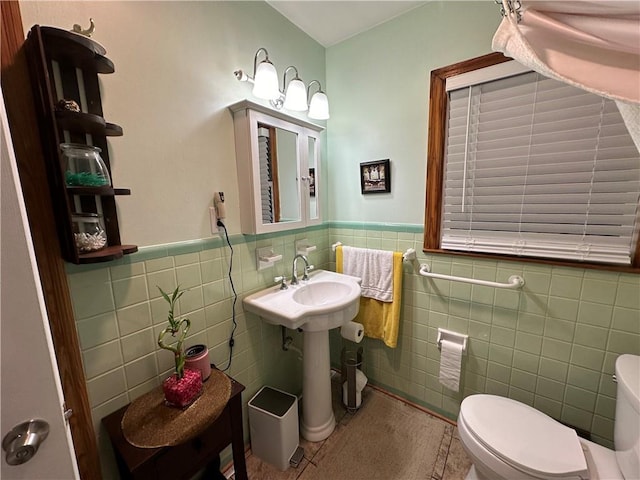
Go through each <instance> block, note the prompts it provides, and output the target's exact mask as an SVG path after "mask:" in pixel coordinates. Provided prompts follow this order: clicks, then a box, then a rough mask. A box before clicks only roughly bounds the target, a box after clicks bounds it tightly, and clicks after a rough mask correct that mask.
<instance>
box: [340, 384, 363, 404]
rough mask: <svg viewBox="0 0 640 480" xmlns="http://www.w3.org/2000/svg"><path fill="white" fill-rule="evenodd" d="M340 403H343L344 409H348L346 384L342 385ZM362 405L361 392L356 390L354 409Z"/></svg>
mask: <svg viewBox="0 0 640 480" xmlns="http://www.w3.org/2000/svg"><path fill="white" fill-rule="evenodd" d="M342 403H344V405H345V407H350V405H349V388H348V387H347V382H344V383H343V384H342ZM360 404H362V392H359V391H357V390H356V404H355V408H358V407H359V406H360Z"/></svg>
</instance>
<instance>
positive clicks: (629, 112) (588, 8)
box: [492, 0, 640, 149]
mask: <svg viewBox="0 0 640 480" xmlns="http://www.w3.org/2000/svg"><path fill="white" fill-rule="evenodd" d="M502 3H503V9H504V18H503V19H502V22H501V23H500V26H499V27H498V30H497V31H496V33H495V35H494V37H493V45H492V47H493V50H494V51H499V52H503V53H504V54H505V55H506V56H508V57H511V58H513V59H514V60H516V61H518V62H520V63H522V64H523V65H525V66H527V67H529V68H531V69H532V70H535V71H537V72H539V73H541V74H543V75H545V76H547V77H550V78H555V79H556V80H560V81H563V82H565V83H569V84H571V85H574V86H576V87H579V88H582V89H584V90H587V91H590V92H593V93H596V94H598V95H602V96H604V97H607V98H612V99H614V100H616V101H617V103H618V107H619V109H620V111H621V113H622V115H623V117H624V119H625V123H626V125H627V127H628V128H629V132H630V133H631V136H632V137H633V138H634V141H635V143H636V146H638V148H639V149H640V2H638V1H613V0H600V1H589V0H583V1H580V0H578V1H542V0H521V1H518V0H502Z"/></svg>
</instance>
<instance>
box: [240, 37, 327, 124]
mask: <svg viewBox="0 0 640 480" xmlns="http://www.w3.org/2000/svg"><path fill="white" fill-rule="evenodd" d="M260 52H263V53H264V55H265V60H263V61H262V62H260V63H259V64H258V56H259V54H260ZM289 70H293V71H294V72H295V77H294V78H293V79H292V80H290V81H289V83H287V73H288V72H289ZM233 73H234V75H235V76H236V79H237V80H238V81H240V82H249V83H253V94H254V95H255V96H256V97H258V98H263V99H265V100H270V103H271V105H272V106H273V107H274V108H276V109H278V110H280V109H281V108H286V109H287V110H293V111H296V112H305V111H307V110H309V113H308V115H309V118H313V119H317V120H326V119H328V118H329V100H328V98H327V95H326V94H325V93H324V92H323V91H322V85H320V82H319V81H318V80H313V81H312V82H311V83H309V86H308V87H306V88H305V85H304V82H303V81H302V80H301V79H300V76H299V74H298V69H297V68H296V67H295V66H293V65H290V66H288V67H287V68H286V69H285V71H284V75H283V77H282V90H280V89H279V87H278V74H277V72H276V69H275V67H274V66H273V64H272V63H271V61H270V60H269V54H268V53H267V50H266V48H263V47H260V48H259V49H258V51H257V52H256V54H255V56H254V59H253V77H251V76H249V75H247V74H246V73H245V72H244V71H243V70H236V71H235V72H233ZM314 83H317V84H318V91H317V92H316V93H314V94H313V96H312V97H311V101H310V102H309V93H310V88H311V85H313V84H314Z"/></svg>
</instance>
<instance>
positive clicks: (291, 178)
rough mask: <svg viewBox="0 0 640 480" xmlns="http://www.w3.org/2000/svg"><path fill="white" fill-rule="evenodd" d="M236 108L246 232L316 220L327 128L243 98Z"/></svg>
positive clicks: (288, 227)
mask: <svg viewBox="0 0 640 480" xmlns="http://www.w3.org/2000/svg"><path fill="white" fill-rule="evenodd" d="M229 109H230V110H231V112H232V113H233V123H234V129H235V144H236V167H237V172H238V188H239V193H240V221H241V229H242V233H245V234H257V233H269V232H278V231H284V230H292V229H295V228H302V227H305V226H307V225H314V224H318V223H320V222H321V221H322V218H321V211H320V198H321V194H322V191H321V188H320V178H321V162H320V132H322V130H323V127H321V126H319V125H315V124H313V123H309V122H306V121H304V120H300V119H297V118H295V117H291V116H289V115H287V114H285V113H282V112H279V111H277V110H272V109H270V108H267V107H264V106H262V105H259V104H256V103H253V102H250V101H248V100H244V101H242V102H239V103H236V104H233V105H231V106H230V107H229Z"/></svg>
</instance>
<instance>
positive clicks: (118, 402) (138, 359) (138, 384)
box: [67, 227, 330, 478]
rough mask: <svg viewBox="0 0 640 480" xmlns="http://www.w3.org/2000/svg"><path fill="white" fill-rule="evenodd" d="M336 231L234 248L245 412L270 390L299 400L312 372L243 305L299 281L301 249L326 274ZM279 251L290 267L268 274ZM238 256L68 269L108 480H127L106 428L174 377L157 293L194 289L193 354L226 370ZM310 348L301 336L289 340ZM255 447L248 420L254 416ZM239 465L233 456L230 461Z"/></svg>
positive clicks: (168, 250)
mask: <svg viewBox="0 0 640 480" xmlns="http://www.w3.org/2000/svg"><path fill="white" fill-rule="evenodd" d="M328 235H329V233H328V228H326V227H322V228H313V229H307V230H306V231H304V230H303V231H297V232H294V233H290V234H285V235H268V236H261V237H260V238H256V237H253V236H240V235H239V236H237V237H233V238H232V239H231V241H232V246H233V250H234V254H233V261H232V278H233V284H234V287H235V290H236V292H237V294H238V300H237V303H236V307H235V311H236V315H235V320H236V322H237V328H236V330H235V346H234V350H233V359H232V363H231V368H230V369H229V370H228V372H227V373H228V374H229V375H231V376H232V377H234V378H235V379H237V380H238V381H239V382H240V383H242V384H243V385H245V387H246V390H245V391H244V393H243V402H244V407H245V410H246V404H247V402H248V401H249V399H250V398H251V397H252V396H253V395H254V394H255V393H256V392H257V391H258V390H259V389H260V387H262V386H263V385H271V386H274V387H276V388H280V389H283V390H286V391H289V392H291V393H294V394H299V393H300V392H301V390H302V383H301V382H302V364H301V361H300V360H299V359H298V358H297V354H295V353H293V352H284V351H283V350H282V348H281V342H282V340H281V333H280V329H279V327H277V326H273V325H269V324H267V323H265V322H262V321H261V320H260V319H259V318H258V317H256V316H255V315H253V314H245V313H244V312H243V309H242V298H243V297H244V296H245V295H246V294H248V293H251V292H254V291H256V290H259V289H262V288H265V287H266V286H268V285H270V284H272V283H273V277H274V276H277V275H287V276H290V275H291V272H290V268H291V262H292V259H293V255H294V242H295V240H297V239H302V238H307V239H308V240H309V242H310V243H311V244H313V245H316V246H317V250H315V251H313V252H311V254H310V260H311V263H313V264H314V265H316V266H317V267H318V268H322V267H323V266H324V267H326V266H327V265H328V262H329V251H330V246H329V240H328ZM262 246H272V247H273V250H274V251H275V252H277V253H281V254H283V256H284V258H283V261H282V262H279V263H277V264H276V265H275V266H274V267H272V268H268V269H266V270H263V271H260V272H258V271H257V269H256V260H255V249H256V248H257V247H262ZM230 260H231V256H230V249H229V247H228V246H225V245H224V244H223V243H222V242H221V241H218V240H206V241H201V242H189V243H186V244H176V245H168V246H160V247H152V248H144V249H141V252H139V253H137V254H133V255H130V256H128V257H125V258H124V259H122V260H119V261H117V262H113V263H110V264H108V265H106V266H105V265H94V266H75V265H68V268H67V273H68V280H69V285H70V289H71V296H72V301H73V308H74V313H75V317H76V326H77V330H78V335H79V338H80V346H81V351H82V358H83V364H84V371H85V376H86V379H87V388H88V392H89V400H90V403H91V408H92V414H93V422H94V428H95V431H96V432H98V437H99V438H98V440H99V445H100V449H101V458H102V460H103V471H104V472H105V478H115V477H113V476H114V475H117V474H116V473H115V472H116V468H115V464H114V460H113V454H112V453H111V449H110V445H109V441H108V439H107V438H106V435H104V432H103V430H102V428H101V425H100V420H101V419H102V418H103V417H104V416H106V415H108V414H109V413H111V412H113V411H115V410H117V409H118V408H120V407H122V406H124V405H126V404H128V403H129V402H131V401H132V400H134V399H135V398H137V397H139V396H140V395H142V394H144V393H146V392H148V391H149V390H151V389H153V388H154V387H157V386H159V385H160V383H161V381H162V380H163V379H164V378H166V377H167V376H169V375H170V374H171V373H172V372H173V368H174V365H173V355H172V354H171V353H170V352H167V351H165V350H162V349H160V348H159V347H158V346H157V344H156V339H157V337H158V334H159V332H160V331H161V330H162V329H163V328H164V327H165V326H166V322H167V303H166V302H165V301H164V299H163V298H162V297H161V295H160V292H159V290H158V288H157V286H160V287H161V288H162V289H164V290H165V291H167V290H169V291H172V290H173V289H174V288H175V287H176V285H180V286H181V287H182V288H186V289H188V290H187V292H186V293H185V294H184V295H183V296H182V298H181V299H180V300H179V304H178V308H177V311H176V313H177V314H178V315H180V316H186V317H188V318H189V319H190V320H191V329H190V332H189V336H188V337H187V340H186V342H185V345H187V346H189V345H193V344H198V343H203V344H206V345H207V346H208V347H209V351H210V358H211V361H212V362H213V363H215V364H216V365H218V366H219V367H220V368H225V367H226V366H227V365H228V362H229V347H228V340H229V335H230V333H231V330H232V328H233V321H232V317H233V292H232V289H231V283H230V281H229V279H228V276H227V273H228V270H229V265H230ZM288 334H289V335H291V336H293V337H294V344H295V345H297V346H299V347H300V348H302V338H301V337H300V334H299V333H298V332H291V331H289V332H288ZM244 421H245V438H246V439H247V440H248V438H249V437H248V425H247V421H248V415H247V412H246V411H245V414H244ZM229 459H230V452H229V451H227V452H226V453H225V454H224V455H223V460H224V461H226V460H229Z"/></svg>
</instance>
